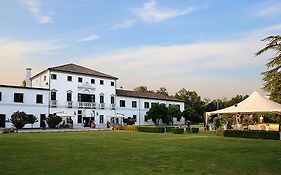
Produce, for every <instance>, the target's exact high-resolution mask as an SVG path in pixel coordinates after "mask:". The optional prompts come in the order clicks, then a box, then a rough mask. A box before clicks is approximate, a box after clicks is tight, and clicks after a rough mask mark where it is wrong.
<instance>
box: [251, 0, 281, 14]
mask: <svg viewBox="0 0 281 175" xmlns="http://www.w3.org/2000/svg"><path fill="white" fill-rule="evenodd" d="M250 9H251V11H252V16H253V17H267V18H271V17H276V16H280V15H281V2H280V1H272V0H271V1H265V2H262V3H258V4H256V5H254V6H252V7H251V8H250Z"/></svg>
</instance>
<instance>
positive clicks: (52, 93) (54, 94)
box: [51, 92, 57, 100]
mask: <svg viewBox="0 0 281 175" xmlns="http://www.w3.org/2000/svg"><path fill="white" fill-rule="evenodd" d="M51 100H57V92H51Z"/></svg>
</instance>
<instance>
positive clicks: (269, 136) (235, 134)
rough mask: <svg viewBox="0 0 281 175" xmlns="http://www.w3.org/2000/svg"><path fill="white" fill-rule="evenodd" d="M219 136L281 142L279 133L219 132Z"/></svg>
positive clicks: (251, 131) (250, 131)
mask: <svg viewBox="0 0 281 175" xmlns="http://www.w3.org/2000/svg"><path fill="white" fill-rule="evenodd" d="M216 134H217V135H218V136H224V137H240V138H255V139H271V140H279V132H276V131H253V130H247V131H240V130H225V131H224V130H219V131H217V132H216Z"/></svg>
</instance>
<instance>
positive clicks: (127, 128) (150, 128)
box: [114, 126, 165, 133]
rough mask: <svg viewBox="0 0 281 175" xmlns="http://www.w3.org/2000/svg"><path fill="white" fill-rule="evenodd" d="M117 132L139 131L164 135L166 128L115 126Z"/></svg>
mask: <svg viewBox="0 0 281 175" xmlns="http://www.w3.org/2000/svg"><path fill="white" fill-rule="evenodd" d="M114 129H116V130H125V131H139V132H152V133H164V132H165V127H160V126H159V127H154V126H115V127H114Z"/></svg>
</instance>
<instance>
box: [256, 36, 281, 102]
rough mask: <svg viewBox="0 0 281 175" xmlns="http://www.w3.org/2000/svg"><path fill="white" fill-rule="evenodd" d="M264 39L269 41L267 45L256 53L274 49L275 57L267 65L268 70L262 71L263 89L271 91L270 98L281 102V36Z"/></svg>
mask: <svg viewBox="0 0 281 175" xmlns="http://www.w3.org/2000/svg"><path fill="white" fill-rule="evenodd" d="M262 41H267V42H268V43H267V44H266V47H264V48H263V49H261V50H259V51H258V52H257V53H256V55H261V54H263V53H265V52H267V51H274V52H275V55H274V57H272V58H270V59H269V61H268V62H267V64H266V66H267V69H268V71H265V72H263V73H262V75H263V81H264V82H265V83H264V86H263V89H264V90H266V91H267V92H269V96H270V99H271V100H273V101H276V102H278V103H281V36H278V35H276V36H269V37H267V38H265V39H263V40H262Z"/></svg>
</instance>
